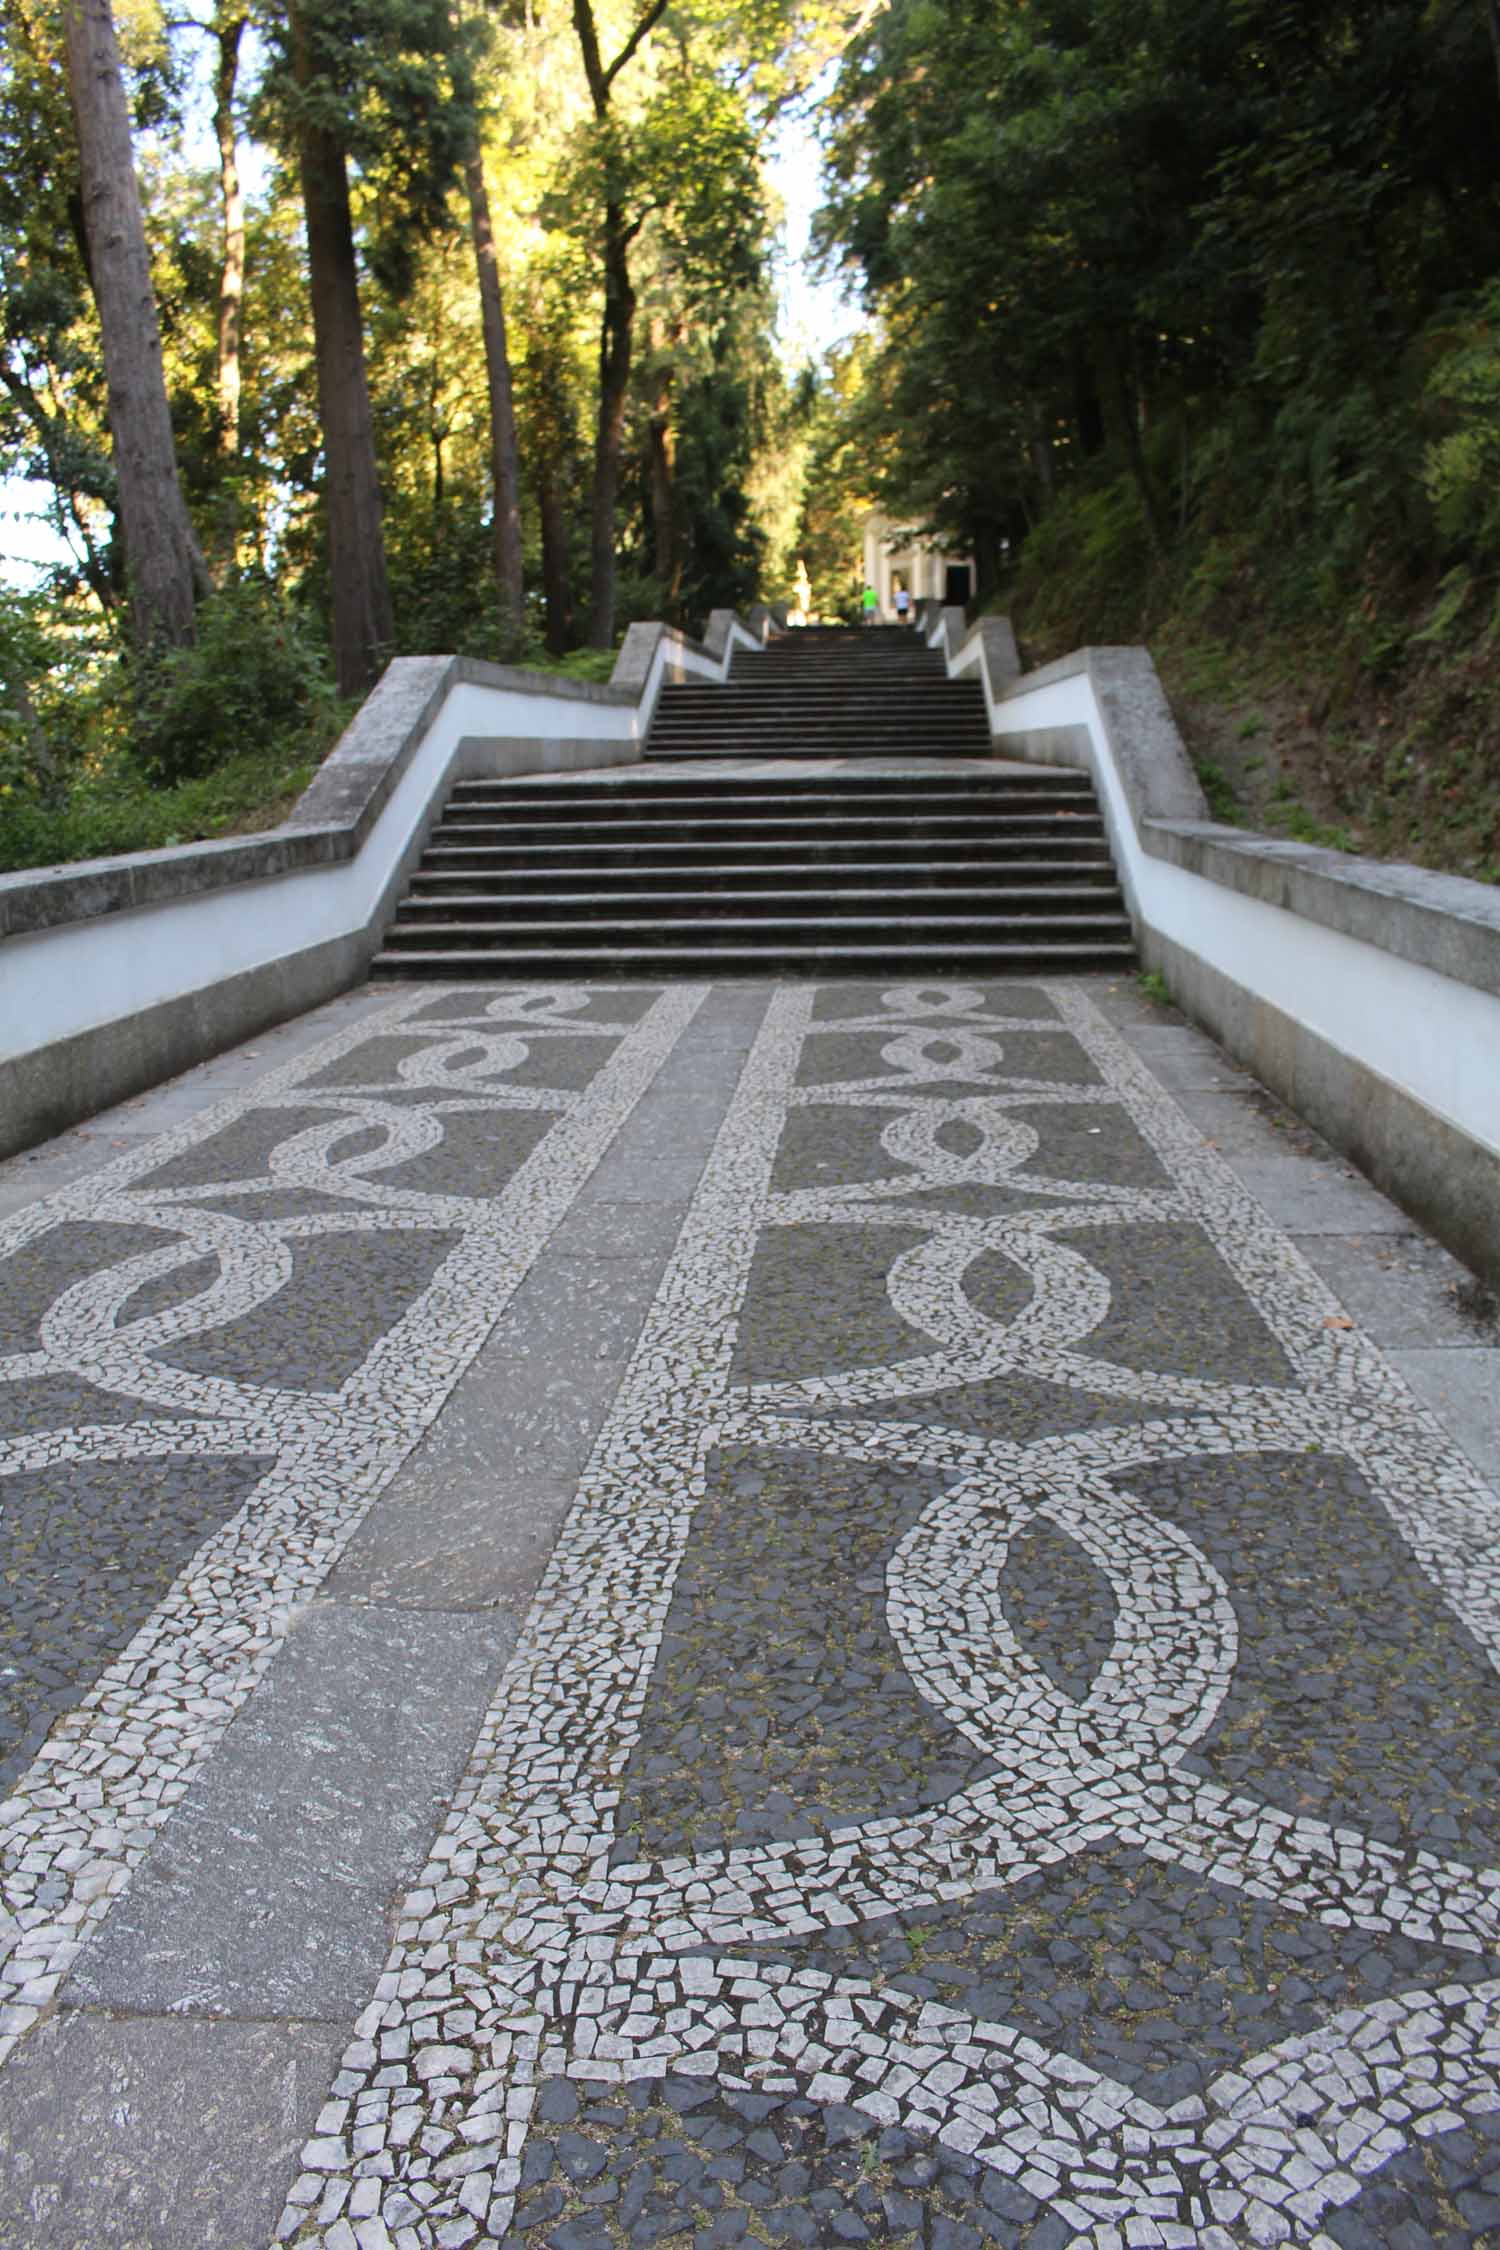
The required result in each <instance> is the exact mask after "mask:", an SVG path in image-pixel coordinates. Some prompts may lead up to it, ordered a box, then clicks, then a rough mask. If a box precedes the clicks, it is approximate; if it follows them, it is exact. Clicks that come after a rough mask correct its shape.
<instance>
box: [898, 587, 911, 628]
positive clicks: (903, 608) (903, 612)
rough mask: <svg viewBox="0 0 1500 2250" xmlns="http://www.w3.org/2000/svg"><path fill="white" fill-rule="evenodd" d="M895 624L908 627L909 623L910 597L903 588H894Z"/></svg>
mask: <svg viewBox="0 0 1500 2250" xmlns="http://www.w3.org/2000/svg"><path fill="white" fill-rule="evenodd" d="M896 623H897V624H898V625H909V624H910V623H911V596H910V594H909V593H908V592H907V591H906V588H905V587H904V586H898V587H897V588H896Z"/></svg>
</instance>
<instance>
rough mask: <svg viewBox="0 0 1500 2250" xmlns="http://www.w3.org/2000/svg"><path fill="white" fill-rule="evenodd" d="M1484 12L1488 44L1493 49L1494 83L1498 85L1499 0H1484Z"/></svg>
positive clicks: (1499, 53)
mask: <svg viewBox="0 0 1500 2250" xmlns="http://www.w3.org/2000/svg"><path fill="white" fill-rule="evenodd" d="M1484 12H1485V15H1486V16H1487V18H1488V19H1489V26H1490V45H1491V46H1492V47H1493V48H1494V50H1495V83H1496V85H1497V87H1500V0H1484Z"/></svg>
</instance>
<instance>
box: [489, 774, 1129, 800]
mask: <svg viewBox="0 0 1500 2250" xmlns="http://www.w3.org/2000/svg"><path fill="white" fill-rule="evenodd" d="M898 795H899V796H901V797H903V798H906V797H921V798H922V799H923V800H924V801H926V802H929V803H940V802H942V801H943V800H945V799H949V798H963V799H975V800H980V801H984V802H989V801H991V800H992V799H995V798H1006V797H1016V798H1020V799H1022V800H1023V801H1025V802H1027V803H1029V802H1030V800H1031V799H1032V798H1033V797H1036V796H1047V797H1052V796H1058V797H1065V798H1067V799H1068V800H1069V802H1070V803H1071V802H1072V801H1073V800H1075V799H1078V798H1083V799H1085V800H1086V801H1088V802H1089V803H1090V804H1092V802H1093V795H1094V792H1093V788H1092V785H1091V783H1090V781H1089V778H1088V775H1087V774H1082V773H1070V772H1069V771H1068V770H1067V768H1066V767H1062V766H1059V767H1056V768H1052V769H1045V768H1032V769H1030V770H1016V769H1013V768H1004V767H998V766H997V767H996V768H994V769H993V771H991V772H989V773H984V772H980V773H979V774H977V775H974V774H963V773H947V774H945V773H936V774H925V773H902V772H896V773H891V772H885V773H847V772H834V773H826V774H816V773H797V774H782V773H778V774H775V775H768V774H765V773H754V772H751V773H743V774H737V773H717V772H716V773H713V774H704V775H701V776H699V775H693V774H673V773H656V772H653V771H652V769H651V768H650V767H649V766H611V767H608V768H606V769H604V770H602V771H601V772H600V773H598V774H594V775H588V776H584V775H580V774H559V775H557V776H555V777H552V778H548V779H540V778H539V779H536V780H527V781H510V780H499V779H490V780H486V779H485V778H483V777H482V776H481V777H477V778H475V779H473V780H470V781H458V782H455V783H454V785H453V790H452V793H451V795H450V798H449V802H450V804H455V805H463V804H471V803H475V802H477V801H478V800H480V799H484V800H485V801H486V802H489V801H495V802H499V801H502V800H503V802H504V803H506V804H508V805H509V804H517V805H528V804H538V805H539V804H554V805H557V804H580V805H582V804H588V803H591V802H601V801H602V802H604V803H607V804H621V803H632V804H667V803H675V802H677V801H678V800H680V799H681V798H683V797H698V796H708V797H712V799H713V800H714V802H715V803H716V804H725V803H730V802H734V803H738V802H740V801H742V800H743V799H745V798H747V797H748V798H753V799H755V800H756V802H757V803H764V802H768V801H769V802H776V801H781V800H795V802H796V803H797V804H799V805H804V804H807V803H808V802H809V800H814V799H817V798H823V797H826V798H827V799H828V800H829V801H830V802H831V803H834V804H843V803H852V802H853V801H855V800H856V799H858V798H861V797H878V798H879V799H880V800H881V801H882V802H883V803H884V802H887V801H889V800H890V799H891V798H892V797H895V796H898Z"/></svg>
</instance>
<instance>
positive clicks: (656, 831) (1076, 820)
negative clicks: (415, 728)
mask: <svg viewBox="0 0 1500 2250" xmlns="http://www.w3.org/2000/svg"><path fill="white" fill-rule="evenodd" d="M1075 830H1076V831H1077V833H1078V834H1080V835H1090V834H1098V835H1102V833H1103V823H1102V821H1101V820H1100V819H1099V817H1098V815H1097V814H1091V813H1083V812H1076V813H989V812H985V813H958V812H951V813H931V814H926V815H923V816H922V817H920V818H914V819H910V820H902V819H900V818H899V817H898V818H896V819H894V820H892V819H887V818H885V817H884V816H882V815H880V814H877V813H860V814H849V815H847V816H844V817H839V818H835V817H833V816H831V815H823V816H821V817H814V818H813V819H811V820H804V819H800V818H798V817H797V816H795V815H790V816H788V815H782V814H768V815H767V816H766V817H765V818H763V819H760V820H739V819H736V818H735V817H734V816H733V815H732V814H727V813H722V814H713V815H711V816H705V817H704V818H703V819H701V820H677V819H671V820H667V819H663V820H644V819H639V818H635V819H632V818H629V817H625V818H617V819H614V820H595V819H583V818H581V817H580V818H578V819H576V820H538V821H532V822H529V823H528V824H527V828H526V834H527V836H528V837H531V838H534V839H535V841H536V842H538V843H546V842H548V841H553V842H557V843H577V844H580V845H588V844H594V843H598V844H607V843H609V842H611V841H613V842H615V843H620V844H629V843H652V842H655V843H663V844H670V843H682V844H689V843H721V844H737V843H739V842H741V841H745V842H749V841H751V840H758V841H760V842H763V843H766V844H771V843H777V842H786V843H803V842H817V841H819V840H827V841H829V842H835V841H843V840H847V841H849V842H851V843H854V842H858V841H860V840H861V839H864V840H866V841H868V842H871V843H874V842H878V841H880V840H881V839H883V838H886V837H889V838H890V840H891V841H892V842H893V843H900V842H903V841H906V842H913V843H921V842H931V843H962V842H963V841H964V840H965V839H966V838H968V837H975V838H978V839H983V838H986V837H991V836H993V837H996V838H999V837H1003V836H1037V835H1048V834H1054V833H1060V832H1061V833H1071V832H1073V831H1075ZM514 832H515V831H514V829H513V827H512V826H511V824H510V823H508V822H500V821H492V820H490V819H488V818H487V817H486V816H484V815H482V814H476V815H475V816H474V817H473V818H472V819H469V818H467V817H462V818H459V819H457V820H454V821H452V822H450V821H448V820H447V819H446V818H445V819H444V820H443V821H442V822H441V823H440V824H439V826H438V828H437V830H436V833H435V837H434V841H435V842H438V843H457V842H459V841H460V840H462V839H468V840H470V841H478V840H479V839H480V838H484V839H485V840H487V841H489V842H493V843H497V844H500V843H504V842H505V841H506V839H507V837H508V836H509V835H513V834H514Z"/></svg>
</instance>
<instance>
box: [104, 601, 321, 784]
mask: <svg viewBox="0 0 1500 2250" xmlns="http://www.w3.org/2000/svg"><path fill="white" fill-rule="evenodd" d="M130 691H131V700H132V705H133V710H132V718H133V725H132V728H131V737H132V757H133V760H134V762H135V764H136V765H137V766H138V767H139V769H140V771H141V772H142V773H143V774H144V775H145V776H146V778H147V779H148V780H149V781H152V782H154V783H157V784H158V785H162V786H165V787H168V788H170V787H172V786H174V785H175V784H176V783H178V782H181V781H192V780H198V779H201V778H202V777H203V776H205V775H207V774H212V773H215V772H217V771H218V770H219V769H220V768H221V767H223V766H226V765H228V764H229V762H230V761H231V760H232V759H234V758H237V757H241V756H244V755H245V754H246V753H254V752H270V753H274V752H275V750H276V748H277V746H278V744H280V745H286V746H287V747H288V750H289V751H290V749H291V747H292V746H293V745H297V744H300V743H302V742H303V741H304V740H305V739H306V737H307V736H308V734H309V733H310V732H313V731H317V729H318V727H319V722H320V720H322V721H324V722H325V723H326V718H327V715H328V714H329V713H330V712H331V711H332V710H333V709H334V708H335V707H336V696H335V692H334V688H333V685H332V683H331V681H330V680H329V678H328V673H327V658H326V652H325V651H324V650H323V648H322V647H321V646H320V645H319V644H318V642H317V641H316V640H315V638H314V637H313V635H312V633H311V632H310V631H309V630H308V627H307V625H306V623H305V622H304V620H303V619H302V618H301V617H299V615H298V614H297V613H296V612H295V611H294V610H293V609H291V608H290V607H289V606H288V605H287V604H286V603H285V602H283V601H281V600H280V599H279V598H278V596H277V595H276V594H275V593H274V592H273V590H272V589H271V587H270V586H269V585H267V584H266V582H265V581H264V580H261V579H245V580H243V581H242V582H241V583H240V584H238V585H235V586H227V587H225V588H223V589H222V590H221V591H220V592H219V593H216V594H214V595H213V596H212V597H211V598H210V599H209V600H208V601H206V602H204V603H202V604H201V606H200V608H199V610H198V639H197V643H196V645H195V646H194V647H192V648H190V649H178V650H173V651H170V652H168V653H165V654H160V655H155V656H151V657H148V658H144V659H141V660H138V661H137V662H136V664H135V665H134V667H133V669H132V674H131V679H130Z"/></svg>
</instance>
